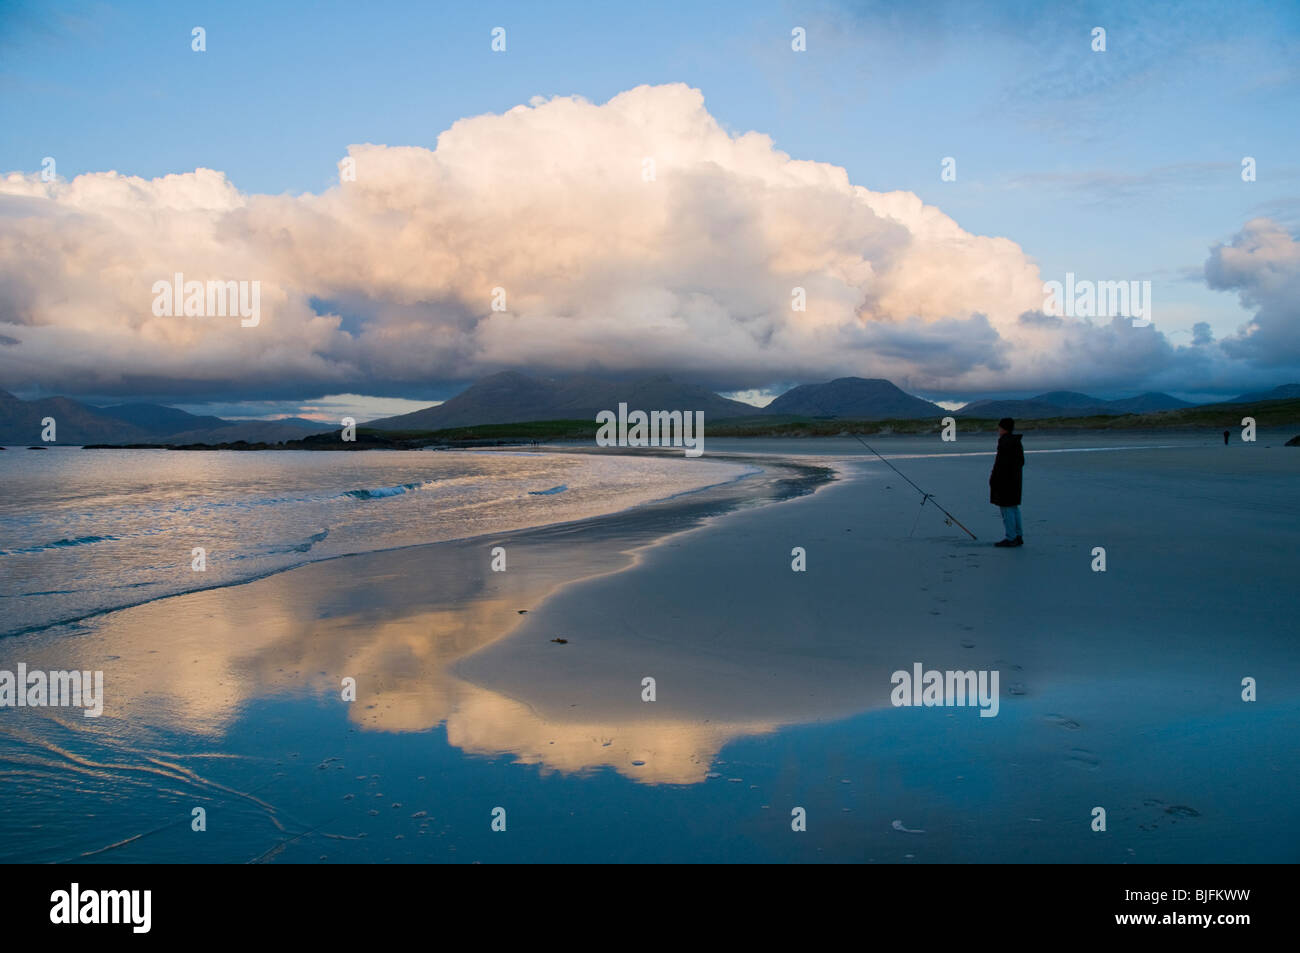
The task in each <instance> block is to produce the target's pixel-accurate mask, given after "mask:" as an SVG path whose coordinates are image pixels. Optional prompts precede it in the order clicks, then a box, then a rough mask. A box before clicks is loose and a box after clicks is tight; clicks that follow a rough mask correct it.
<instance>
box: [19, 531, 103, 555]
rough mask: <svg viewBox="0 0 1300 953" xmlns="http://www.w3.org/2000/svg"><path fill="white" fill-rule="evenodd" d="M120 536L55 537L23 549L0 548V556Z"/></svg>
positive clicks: (61, 547) (101, 540) (66, 546)
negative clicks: (48, 541)
mask: <svg viewBox="0 0 1300 953" xmlns="http://www.w3.org/2000/svg"><path fill="white" fill-rule="evenodd" d="M121 538H122V537H121V536H78V537H77V538H76V539H56V540H55V541H54V542H52V543H42V544H41V545H40V546H28V547H27V548H25V549H0V556H24V555H29V554H31V553H45V552H49V551H50V550H51V549H68V548H70V547H72V546H89V545H90V544H91V543H107V542H110V541H112V540H118V539H121Z"/></svg>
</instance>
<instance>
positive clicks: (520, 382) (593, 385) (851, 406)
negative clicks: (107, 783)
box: [0, 371, 1300, 446]
mask: <svg viewBox="0 0 1300 953" xmlns="http://www.w3.org/2000/svg"><path fill="white" fill-rule="evenodd" d="M1295 398H1300V384H1283V385H1282V386H1281V387H1277V388H1274V389H1273V390H1271V391H1265V392H1261V393H1250V394H1242V395H1240V396H1238V397H1235V398H1233V399H1232V400H1227V401H1218V402H1216V403H1221V404H1231V403H1257V402H1261V401H1269V400H1286V399H1295ZM620 403H625V404H627V405H628V409H629V410H645V411H650V410H691V411H696V410H700V411H703V412H704V416H705V419H706V420H710V421H718V420H726V419H734V418H740V417H765V418H766V417H819V418H830V419H836V418H843V419H846V420H885V419H894V420H898V419H921V418H926V417H933V418H936V419H938V418H942V417H945V416H948V415H950V414H951V415H953V416H957V417H978V418H985V419H994V420H996V419H998V418H1000V417H1014V418H1016V419H1017V420H1035V419H1042V418H1047V417H1090V416H1105V415H1114V416H1118V415H1122V414H1130V413H1139V414H1140V413H1152V412H1156V411H1164V410H1177V409H1179V408H1184V407H1192V406H1194V405H1193V404H1189V403H1188V402H1187V401H1184V400H1179V399H1178V398H1176V397H1171V396H1170V395H1168V394H1158V393H1147V394H1140V395H1138V396H1136V397H1127V398H1123V399H1121V400H1105V399H1103V398H1100V397H1092V396H1090V395H1088V394H1079V393H1075V392H1072V391H1051V392H1049V393H1046V394H1038V395H1037V396H1035V397H1029V398H1024V399H989V400H976V401H972V402H971V403H968V404H966V405H965V406H963V407H962V408H961V409H959V410H955V411H950V410H945V409H944V408H942V407H940V406H939V405H938V404H935V403H931V402H930V401H928V400H923V399H921V398H920V397H915V396H913V395H911V394H908V393H906V392H905V391H903V390H901V389H900V388H898V387H896V386H895V385H894V384H892V383H891V382H889V381H887V380H879V379H872V380H869V379H865V378H861V377H841V378H837V379H836V380H833V381H828V382H826V383H822V384H800V385H799V386H797V387H794V388H792V389H790V390H788V391H786V392H785V393H784V394H782V395H781V396H780V397H777V398H776V399H775V400H773V401H772V402H771V403H770V404H768V405H767V406H766V407H755V406H753V405H752V404H746V403H742V402H741V401H737V400H731V399H729V398H726V397H722V396H720V395H719V394H716V393H714V392H713V391H711V390H709V389H707V388H705V387H701V386H699V385H696V384H689V383H685V382H681V381H676V380H674V379H673V378H671V377H668V376H665V375H660V376H657V377H650V378H645V379H643V380H636V381H615V380H610V379H607V378H601V377H594V376H591V375H583V374H575V375H570V376H566V377H558V378H547V377H533V376H530V375H527V374H522V373H519V372H517V371H503V372H502V373H499V374H493V375H492V376H490V377H485V378H483V379H482V380H480V381H477V382H475V383H473V384H471V385H470V386H469V387H467V388H466V389H465V390H464V391H462V392H461V393H459V394H457V395H456V396H455V397H452V398H451V399H450V400H448V401H446V402H445V403H442V404H439V405H437V406H434V407H426V408H424V409H422V410H417V411H414V412H412V413H407V414H401V415H399V416H396V417H385V418H381V419H379V420H373V421H370V422H369V423H366V424H363V426H366V427H370V428H373V429H376V430H381V431H430V430H443V429H448V428H453V427H475V426H481V425H486V424H511V423H528V422H534V421H544V420H587V421H592V420H594V419H595V417H596V414H597V413H599V412H600V411H602V410H614V411H617V409H618V405H619V404H620ZM45 417H53V418H54V419H55V421H56V422H57V428H58V429H57V436H58V440H57V441H56V442H57V443H60V444H65V445H66V444H72V445H76V444H86V443H104V444H135V443H149V444H169V445H184V444H196V443H203V444H220V443H235V442H237V441H245V442H247V443H278V442H282V441H287V440H297V439H300V438H302V437H306V436H308V435H310V434H313V433H323V432H326V431H329V430H333V429H337V427H336V426H335V425H331V424H322V423H320V422H318V421H311V420H305V419H303V418H301V417H290V418H286V419H283V420H251V421H235V420H225V419H223V418H221V417H213V416H200V415H197V414H191V413H187V412H186V411H183V410H178V409H177V408H175V407H166V406H162V405H159V404H117V405H114V406H110V407H92V406H90V405H88V404H82V403H80V402H78V401H75V400H71V399H70V398H67V397H43V398H40V399H38V400H30V401H24V400H20V399H18V398H17V397H15V396H14V395H13V394H10V393H7V392H5V391H0V446H3V445H6V444H8V445H9V446H28V445H39V444H41V443H42V441H41V429H42V427H41V420H42V419H43V418H45Z"/></svg>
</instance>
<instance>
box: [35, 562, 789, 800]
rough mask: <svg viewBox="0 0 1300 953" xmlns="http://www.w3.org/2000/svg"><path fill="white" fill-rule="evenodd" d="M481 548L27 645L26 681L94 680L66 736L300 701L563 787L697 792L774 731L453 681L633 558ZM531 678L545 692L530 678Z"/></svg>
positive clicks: (295, 581)
mask: <svg viewBox="0 0 1300 953" xmlns="http://www.w3.org/2000/svg"><path fill="white" fill-rule="evenodd" d="M489 546H490V544H487V543H483V542H479V543H474V544H447V545H443V546H438V547H428V548H422V549H421V550H419V551H418V552H416V551H405V552H403V551H397V552H392V553H378V554H373V555H370V556H367V557H363V558H362V559H360V560H353V559H348V560H335V561H330V562H326V563H318V564H314V565H311V566H307V567H303V568H301V569H298V570H295V571H292V572H287V573H280V574H277V575H274V576H270V577H267V578H264V579H260V580H256V581H254V582H251V583H248V584H246V585H241V586H233V587H227V588H220V589H212V590H207V591H204V592H196V593H190V594H188V595H185V596H179V597H175V598H171V599H165V600H161V601H157V602H152V603H147V604H145V605H141V606H137V607H135V608H132V609H128V610H123V611H120V612H115V613H110V614H109V615H107V616H105V617H103V618H102V619H100V620H98V622H97V623H96V624H95V630H94V633H93V636H92V637H87V638H81V639H68V638H66V637H64V638H57V637H56V638H55V639H53V640H51V641H48V642H47V643H46V644H44V645H42V646H40V647H38V646H35V645H33V646H32V647H31V650H30V651H26V652H25V658H26V660H27V661H28V664H29V665H30V666H32V667H38V666H39V667H46V668H69V667H80V668H89V669H102V670H103V671H104V673H105V683H106V702H105V711H104V717H103V718H102V719H100V720H99V724H97V725H94V726H91V725H85V726H81V725H77V724H75V723H74V724H72V725H71V727H74V728H85V729H89V728H91V727H93V728H95V729H96V730H97V731H99V730H101V729H104V728H109V727H110V726H111V725H112V723H114V722H116V723H118V725H119V726H121V725H122V724H128V725H130V726H131V733H132V734H136V735H138V733H139V732H140V731H142V730H147V729H148V728H151V727H157V728H163V729H174V730H181V731H185V732H188V733H191V734H195V735H201V736H208V737H210V738H215V737H218V736H220V735H222V734H223V733H225V732H226V731H227V730H229V728H230V727H231V725H232V724H233V723H234V722H235V721H236V720H237V719H239V718H240V717H241V716H242V715H243V713H244V712H245V711H246V710H247V708H248V707H249V706H250V705H251V704H252V703H254V702H256V701H259V700H262V699H266V698H269V697H298V698H306V697H311V698H315V699H319V700H320V701H321V703H322V704H324V705H330V704H347V706H348V707H347V717H348V719H349V721H350V722H352V723H353V724H355V725H356V726H358V727H359V728H361V729H363V730H366V731H382V732H422V731H429V730H432V729H434V728H437V727H438V726H440V725H445V726H446V731H447V736H448V740H449V742H450V743H451V744H453V745H455V746H456V747H459V748H462V749H464V750H465V751H468V752H472V753H474V754H480V755H487V756H493V755H510V756H513V757H514V758H516V759H517V760H519V761H520V762H523V763H528V764H538V765H541V766H543V767H544V768H547V769H552V770H557V771H564V772H579V771H584V770H588V769H592V768H597V767H602V766H608V767H612V768H614V769H615V770H618V771H620V772H622V773H624V774H626V775H627V776H629V777H632V778H636V779H638V780H642V781H646V782H650V783H693V782H697V781H702V780H704V775H705V773H706V772H707V770H708V765H709V763H710V762H711V760H712V759H713V757H714V756H715V755H716V753H717V751H718V750H719V749H720V748H721V747H722V746H723V745H724V744H725V743H726V742H727V741H728V740H730V739H732V738H734V737H736V736H738V735H741V734H753V733H759V732H764V731H768V730H770V729H771V728H772V727H773V726H771V725H769V724H766V723H763V722H760V721H754V722H738V723H734V724H724V723H717V722H709V721H708V720H707V719H708V715H707V714H699V715H698V717H695V716H693V715H690V714H683V713H678V712H674V713H667V712H665V711H663V710H656V712H655V716H654V717H647V716H646V715H645V714H644V712H645V711H647V710H648V709H646V708H645V707H644V706H641V705H640V703H639V702H638V705H637V706H635V707H630V708H629V707H627V706H624V705H622V704H619V705H609V704H599V703H598V704H597V705H594V706H593V705H590V704H587V705H584V706H583V708H582V709H578V708H577V706H576V705H575V706H574V707H573V708H572V709H570V708H569V707H568V704H569V703H568V702H567V701H566V702H564V703H563V704H561V702H560V701H559V698H561V697H565V696H563V693H559V694H557V695H556V696H555V697H553V698H550V699H548V704H547V705H545V706H542V705H538V704H533V703H530V702H531V699H530V700H529V701H528V702H526V701H522V700H519V699H518V698H514V697H511V696H510V695H508V694H504V693H502V692H500V691H495V690H493V689H492V688H490V687H485V686H483V685H479V684H474V683H472V682H470V681H466V680H464V679H462V678H460V677H458V676H457V675H455V674H453V667H454V666H455V665H456V664H457V663H458V662H460V661H462V660H463V659H465V658H466V657H468V656H470V655H472V654H474V653H476V652H477V651H479V650H481V649H483V648H485V647H486V646H489V645H491V644H493V643H495V642H497V641H499V640H502V639H504V638H505V637H506V636H508V635H511V634H512V633H513V632H514V631H515V630H516V629H517V628H518V627H519V626H520V625H522V624H524V623H526V622H528V621H530V620H534V621H535V620H537V619H538V608H537V607H540V606H541V605H542V603H543V602H544V601H545V598H546V596H547V595H548V594H549V593H551V592H552V591H553V590H554V588H555V587H556V586H557V585H561V584H563V583H566V582H572V581H573V580H574V579H575V578H584V577H590V576H595V575H602V574H607V573H610V572H614V571H617V570H619V569H621V568H624V567H625V566H628V565H631V564H632V563H633V562H634V561H635V558H636V557H635V555H634V553H632V552H631V551H630V546H629V544H628V543H627V541H626V540H623V541H621V542H620V541H618V540H614V539H607V540H601V541H594V542H589V543H588V544H587V545H586V546H584V547H582V551H583V552H582V555H581V557H575V556H573V555H566V556H564V557H563V558H561V557H559V556H557V555H556V553H555V549H554V547H552V546H546V545H544V544H529V543H527V542H521V541H516V542H514V543H512V544H511V550H510V552H511V560H512V566H517V567H520V568H518V569H512V571H510V572H506V573H490V572H487V571H486V569H487V560H486V559H483V558H480V557H481V556H482V554H483V553H486V552H487V551H488V548H489ZM475 566H478V567H479V569H478V570H477V572H476V571H475V569H474V567H475ZM525 567H530V568H525ZM522 607H533V608H532V612H533V614H532V615H522V614H520V612H519V609H520V608H522ZM542 628H544V626H542ZM570 634H572V633H570ZM538 638H542V636H538ZM543 641H546V640H545V639H544V638H543ZM548 647H549V643H548ZM555 648H559V647H558V646H556V647H555ZM555 662H556V663H557V664H560V665H563V664H564V661H563V659H562V658H557V659H556V660H555ZM344 677H351V678H354V679H356V685H357V700H356V701H355V702H352V703H345V702H343V701H342V697H341V691H342V679H343V678H344ZM538 677H539V679H540V680H541V681H542V682H545V681H546V679H547V678H548V677H549V676H548V675H547V674H546V673H545V671H544V670H543V669H539V670H538ZM613 680H614V681H617V682H618V684H617V685H614V684H610V685H605V686H597V685H590V686H588V687H589V688H591V689H592V695H591V696H589V697H591V698H593V699H596V700H597V701H598V700H599V698H600V697H601V696H604V697H606V698H608V697H610V696H611V695H617V694H621V693H622V692H623V689H624V685H623V679H622V676H621V675H620V676H619V677H618V678H617V679H613ZM539 688H542V689H544V688H545V686H544V685H542V686H539ZM633 694H634V696H635V693H633ZM520 697H523V696H520ZM544 708H545V709H546V710H543V709H544ZM598 709H599V710H598ZM51 714H55V713H53V712H51ZM57 717H58V718H59V721H60V722H62V723H63V724H64V725H65V726H66V725H68V722H69V719H67V718H64V717H62V715H61V714H60V715H58V716H57ZM77 720H78V721H79V720H81V719H77ZM121 732H125V729H121ZM638 761H639V762H644V764H639V765H638V764H633V762H638Z"/></svg>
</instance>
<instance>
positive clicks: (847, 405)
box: [760, 377, 947, 420]
mask: <svg viewBox="0 0 1300 953" xmlns="http://www.w3.org/2000/svg"><path fill="white" fill-rule="evenodd" d="M760 412H761V413H763V414H765V415H770V416H780V415H790V416H795V417H843V418H851V419H856V420H885V419H888V418H896V419H903V418H915V417H933V416H935V415H938V416H940V417H942V416H944V415H945V414H947V411H946V410H944V409H943V408H942V407H940V406H939V405H938V404H932V403H930V402H929V401H928V400H922V399H921V398H919V397H913V396H912V395H911V394H908V393H905V392H904V391H902V390H900V389H899V388H897V387H895V386H894V385H893V384H891V383H890V382H889V381H886V380H879V379H871V380H868V379H866V378H862V377H840V378H837V379H836V380H833V381H830V382H828V383H825V384H800V385H799V386H798V387H795V388H793V389H791V390H788V391H786V392H785V393H784V394H782V395H781V396H780V397H778V398H777V399H776V400H774V401H772V402H771V403H770V404H768V405H767V406H766V407H764V408H763V409H762V410H761V411H760Z"/></svg>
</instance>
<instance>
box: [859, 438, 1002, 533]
mask: <svg viewBox="0 0 1300 953" xmlns="http://www.w3.org/2000/svg"><path fill="white" fill-rule="evenodd" d="M849 436H850V437H852V438H853V439H854V440H856V441H857V442H858V443H860V444H862V446H864V447H866V448H867V449H868V450H870V451H871V452H872V453H874V454H875V455H876V456H878V457H880V459H881V460H884V461H885V466H887V467H889V469H891V470H893V471H894V472H895V473H897V474H898V475H899V476H901V477H902V478H903V479H904V480H907V482H908V483H911V485H912V489H914V490H915V491H916V492H917V493H920V494H921V508H922V509H924V508H925V504H926V503H927V502H934V505H935V506H939V503H938V502H937V501H935V499H934V494H933V493H926V492H925V490H923V489H921V488H920V487H919V486H917V485H916V484H915V483H912V481H911V480H910V479H909V478H908V476H907V474H906V473H904V472H903V471H902V470H900V469H898V467H896V466H894V465H893V464H892V463H890V462H889V461H888V460H885V458H884V457H883V456H881V455H880V452H879V451H878V450H876V448H875V447H873V446H872V445H871V444H869V443H867V442H866V441H865V440H863V439H862V438H861V437H859V436H858V435H857V434H855V433H851V434H849ZM939 512H941V513H942V514H943V515H944V516H945V517H946V518H947V519H946V520H945V522H946V523H947V524H948V525H949V526H951V525H952V524H953V523H956V524H957V525H958V526H961V528H962V529H963V530H965V531H966V535H967V536H969V537H970V538H971V539H978V537H977V536H976V535H975V534H974V533H972V532H971V531H970V530H968V529H966V527H965V526H962V522H961V520H959V519H957V517H955V516H953V515H952V514H951V513H949V512H948V511H947V510H945V509H944V508H943V507H942V506H939ZM920 515H921V514H920V513H917V516H918V517H919V516H920ZM912 530H913V532H915V531H916V527H915V526H913V527H912Z"/></svg>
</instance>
